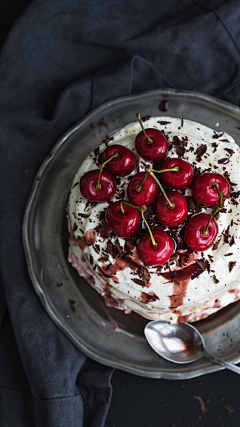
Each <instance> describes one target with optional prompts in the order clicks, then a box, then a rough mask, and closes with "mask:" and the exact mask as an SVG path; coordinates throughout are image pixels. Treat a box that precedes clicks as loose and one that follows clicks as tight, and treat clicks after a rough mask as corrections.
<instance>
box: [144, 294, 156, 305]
mask: <svg viewBox="0 0 240 427" xmlns="http://www.w3.org/2000/svg"><path fill="white" fill-rule="evenodd" d="M157 299H159V298H158V296H157V295H155V294H154V292H149V293H148V294H146V292H141V302H142V303H143V304H147V303H148V302H150V301H156V300H157Z"/></svg>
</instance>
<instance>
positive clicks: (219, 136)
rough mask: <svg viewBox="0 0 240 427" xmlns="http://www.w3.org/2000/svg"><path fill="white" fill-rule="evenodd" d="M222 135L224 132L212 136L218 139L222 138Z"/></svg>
mask: <svg viewBox="0 0 240 427" xmlns="http://www.w3.org/2000/svg"><path fill="white" fill-rule="evenodd" d="M221 136H223V132H222V133H220V134H219V133H215V134H214V135H213V136H212V137H213V138H215V139H216V138H221Z"/></svg>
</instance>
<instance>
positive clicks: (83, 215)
mask: <svg viewBox="0 0 240 427" xmlns="http://www.w3.org/2000/svg"><path fill="white" fill-rule="evenodd" d="M90 215H91V214H84V213H81V214H80V216H81V217H83V218H88V217H89V216H90Z"/></svg>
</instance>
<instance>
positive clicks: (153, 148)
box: [135, 128, 168, 162]
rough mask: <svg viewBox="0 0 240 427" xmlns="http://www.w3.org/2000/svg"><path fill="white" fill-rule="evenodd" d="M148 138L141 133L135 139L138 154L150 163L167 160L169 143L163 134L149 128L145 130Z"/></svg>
mask: <svg viewBox="0 0 240 427" xmlns="http://www.w3.org/2000/svg"><path fill="white" fill-rule="evenodd" d="M145 133H146V134H147V136H148V138H150V139H151V140H152V142H149V139H148V138H147V137H146V136H145V134H144V132H143V131H141V132H140V133H139V134H138V135H137V136H136V139H135V146H136V150H137V152H138V154H139V155H140V156H141V157H142V158H143V159H144V160H147V161H149V162H158V161H160V160H163V159H165V157H167V154H168V143H167V140H166V138H165V136H164V135H163V133H162V132H161V131H160V130H158V129H154V128H148V129H146V130H145Z"/></svg>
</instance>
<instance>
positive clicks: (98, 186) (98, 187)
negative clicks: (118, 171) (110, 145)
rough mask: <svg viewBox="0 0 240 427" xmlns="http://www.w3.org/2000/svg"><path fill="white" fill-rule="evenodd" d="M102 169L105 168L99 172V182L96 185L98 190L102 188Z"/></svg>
mask: <svg viewBox="0 0 240 427" xmlns="http://www.w3.org/2000/svg"><path fill="white" fill-rule="evenodd" d="M102 171H103V168H102V169H100V171H99V174H98V180H97V184H96V185H95V188H96V190H100V188H101V184H100V178H101V174H102Z"/></svg>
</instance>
